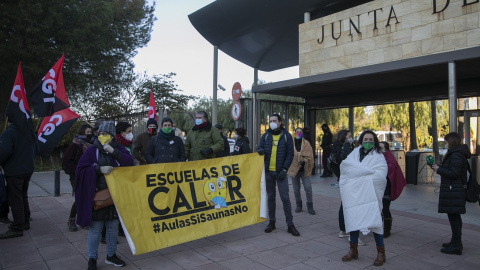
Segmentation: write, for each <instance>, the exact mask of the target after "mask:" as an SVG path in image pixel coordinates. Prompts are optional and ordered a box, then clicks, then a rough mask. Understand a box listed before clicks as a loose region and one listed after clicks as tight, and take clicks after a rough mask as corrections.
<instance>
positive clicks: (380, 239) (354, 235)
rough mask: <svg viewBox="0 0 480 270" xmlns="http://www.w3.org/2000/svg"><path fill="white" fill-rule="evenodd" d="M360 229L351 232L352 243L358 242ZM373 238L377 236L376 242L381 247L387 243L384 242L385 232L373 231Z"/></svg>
mask: <svg viewBox="0 0 480 270" xmlns="http://www.w3.org/2000/svg"><path fill="white" fill-rule="evenodd" d="M359 234H360V231H353V232H350V244H358V235H359ZM373 238H375V243H376V244H377V246H379V247H383V246H384V245H385V244H384V243H383V234H378V233H373Z"/></svg>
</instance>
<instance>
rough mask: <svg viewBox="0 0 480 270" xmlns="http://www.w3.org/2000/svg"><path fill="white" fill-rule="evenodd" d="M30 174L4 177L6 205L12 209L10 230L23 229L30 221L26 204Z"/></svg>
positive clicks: (28, 207) (28, 208)
mask: <svg viewBox="0 0 480 270" xmlns="http://www.w3.org/2000/svg"><path fill="white" fill-rule="evenodd" d="M31 177H32V174H30V175H28V176H24V177H8V176H7V177H5V179H6V180H7V199H8V205H9V206H10V208H11V210H12V217H13V222H12V224H11V225H10V228H11V229H12V230H18V231H20V230H23V226H24V225H25V224H29V223H30V206H29V204H28V194H27V193H28V185H29V184H30V178H31Z"/></svg>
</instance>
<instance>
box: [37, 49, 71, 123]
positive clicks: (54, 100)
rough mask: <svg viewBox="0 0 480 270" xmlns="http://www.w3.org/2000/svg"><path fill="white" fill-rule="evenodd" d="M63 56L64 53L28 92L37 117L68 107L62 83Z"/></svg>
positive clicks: (68, 103)
mask: <svg viewBox="0 0 480 270" xmlns="http://www.w3.org/2000/svg"><path fill="white" fill-rule="evenodd" d="M64 56H65V54H62V57H61V58H60V59H59V60H58V61H57V63H56V64H55V65H54V66H53V67H52V68H51V69H50V70H49V71H48V73H47V75H45V77H43V78H42V80H41V81H40V82H39V83H38V84H37V85H36V86H35V88H33V91H32V92H31V93H30V98H31V99H32V102H33V105H34V108H33V111H34V113H35V115H36V116H37V117H44V116H50V115H52V114H54V113H55V112H57V111H61V110H63V109H65V108H68V107H70V102H69V101H68V97H67V94H66V92H65V85H64V84H63V73H62V67H63V60H64Z"/></svg>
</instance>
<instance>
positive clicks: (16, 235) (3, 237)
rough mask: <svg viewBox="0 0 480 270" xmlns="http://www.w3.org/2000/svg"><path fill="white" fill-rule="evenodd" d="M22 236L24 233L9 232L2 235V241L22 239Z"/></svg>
mask: <svg viewBox="0 0 480 270" xmlns="http://www.w3.org/2000/svg"><path fill="white" fill-rule="evenodd" d="M20 236H23V232H22V231H17V230H8V231H6V232H5V233H3V234H0V239H9V238H14V237H20Z"/></svg>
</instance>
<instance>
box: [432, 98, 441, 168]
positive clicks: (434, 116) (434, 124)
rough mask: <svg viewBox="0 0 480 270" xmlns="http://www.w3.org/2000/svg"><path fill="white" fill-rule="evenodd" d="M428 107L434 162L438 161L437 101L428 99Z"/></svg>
mask: <svg viewBox="0 0 480 270" xmlns="http://www.w3.org/2000/svg"><path fill="white" fill-rule="evenodd" d="M430 109H431V114H432V139H433V153H434V154H435V162H436V163H437V162H440V161H441V160H440V154H439V152H438V131H437V103H436V101H435V100H432V101H430Z"/></svg>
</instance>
